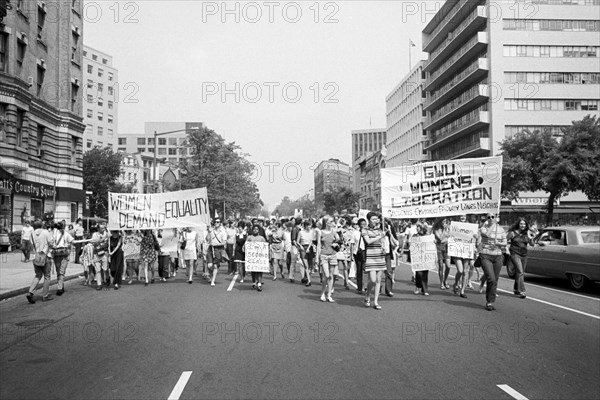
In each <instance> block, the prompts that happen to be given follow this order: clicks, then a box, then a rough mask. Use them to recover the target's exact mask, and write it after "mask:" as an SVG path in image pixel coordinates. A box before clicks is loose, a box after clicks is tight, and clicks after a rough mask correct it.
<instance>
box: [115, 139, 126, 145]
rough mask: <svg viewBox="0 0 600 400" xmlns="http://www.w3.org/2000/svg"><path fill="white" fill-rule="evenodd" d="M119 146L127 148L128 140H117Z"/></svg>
mask: <svg viewBox="0 0 600 400" xmlns="http://www.w3.org/2000/svg"><path fill="white" fill-rule="evenodd" d="M117 144H118V145H119V146H126V145H127V138H118V139H117Z"/></svg>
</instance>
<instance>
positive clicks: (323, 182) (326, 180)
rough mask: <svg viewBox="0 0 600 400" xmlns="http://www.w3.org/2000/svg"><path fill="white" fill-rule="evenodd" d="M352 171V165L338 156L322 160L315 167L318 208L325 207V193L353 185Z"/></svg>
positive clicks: (315, 192) (315, 193)
mask: <svg viewBox="0 0 600 400" xmlns="http://www.w3.org/2000/svg"><path fill="white" fill-rule="evenodd" d="M351 179H352V173H351V171H350V166H349V165H348V164H346V163H345V162H343V161H340V160H338V159H336V158H330V159H329V160H325V161H321V162H320V163H319V165H317V168H316V169H315V175H314V182H315V191H314V196H315V204H316V206H317V208H319V207H323V195H324V194H325V193H327V192H331V191H333V190H336V189H338V188H342V187H343V188H348V189H350V188H351V187H352V185H351V183H352V181H351Z"/></svg>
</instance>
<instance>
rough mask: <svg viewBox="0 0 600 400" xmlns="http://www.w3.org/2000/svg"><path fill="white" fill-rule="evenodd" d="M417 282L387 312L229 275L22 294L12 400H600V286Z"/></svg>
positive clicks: (10, 345)
mask: <svg viewBox="0 0 600 400" xmlns="http://www.w3.org/2000/svg"><path fill="white" fill-rule="evenodd" d="M409 278H410V275H409V272H408V271H407V270H402V271H399V272H398V273H397V280H399V282H398V283H397V284H396V286H395V289H394V292H395V296H394V297H393V298H388V297H382V298H381V299H380V304H381V306H382V307H383V310H381V311H377V310H374V309H373V308H365V307H364V305H363V302H362V297H361V296H359V295H357V294H356V293H355V292H354V291H345V290H343V288H342V287H341V286H340V285H339V284H338V286H337V289H336V292H335V293H334V298H335V300H336V303H322V302H321V301H320V300H319V293H320V286H319V285H318V284H314V283H313V286H312V287H310V288H306V287H305V286H304V285H301V284H299V283H296V284H291V283H289V282H288V281H281V280H280V281H277V282H273V281H271V277H270V276H267V277H266V280H265V282H266V283H265V286H264V290H263V292H257V291H254V290H252V289H251V284H249V283H244V284H240V283H236V284H235V285H234V287H233V289H232V290H231V291H227V289H228V287H229V283H230V281H231V278H230V277H226V276H225V275H224V274H221V275H220V276H219V278H218V281H217V286H216V287H210V286H209V285H208V284H207V283H206V281H204V280H202V279H201V278H196V281H195V282H194V284H192V285H188V284H187V283H186V282H185V281H184V278H183V277H180V276H178V277H177V278H175V279H174V280H172V281H169V282H167V283H155V284H153V285H149V286H148V287H144V285H143V284H137V283H136V284H134V285H132V286H125V287H124V288H123V289H122V290H119V291H114V290H110V291H101V292H98V291H95V290H92V289H90V288H88V287H84V286H81V281H79V280H75V281H72V282H69V283H67V286H66V288H67V292H66V293H65V295H64V296H62V297H59V298H55V300H53V301H50V302H45V303H42V302H41V301H38V302H37V303H36V304H34V305H29V304H28V303H27V302H26V300H25V298H24V296H20V297H18V298H15V299H11V300H8V301H5V302H3V303H2V304H0V317H1V318H0V319H1V335H0V382H2V384H1V385H0V398H1V399H38V398H39V399H42V398H43V399H53V398H56V399H167V398H169V396H173V397H172V398H177V396H178V395H179V394H180V397H179V398H181V399H197V398H207V399H214V398H223V399H228V398H269V399H270V398H272V399H279V398H286V399H301V398H302V399H304V398H319V399H329V398H331V399H334V398H335V399H371V398H377V399H404V398H406V399H425V398H426V399H436V398H440V399H463V398H465V399H467V398H468V399H481V398H486V399H512V398H519V395H520V396H522V397H521V398H527V399H559V398H571V399H598V398H600V386H599V384H598V382H600V329H599V328H600V300H599V298H600V296H598V293H597V291H596V288H594V289H593V290H592V291H591V292H588V293H585V294H580V293H575V292H572V291H570V290H565V289H564V288H562V287H560V286H558V287H557V286H555V285H552V282H546V281H542V282H539V281H537V282H535V286H534V284H533V283H532V284H530V285H528V286H527V293H528V296H529V297H528V298H527V299H519V298H516V297H514V296H512V281H509V280H508V279H506V278H504V279H502V280H501V284H500V288H501V290H504V291H501V292H500V296H499V298H498V299H497V301H496V308H497V310H496V311H492V312H489V311H486V310H485V309H484V308H483V306H484V304H485V298H484V295H481V294H479V293H478V292H476V291H467V295H468V298H467V299H462V298H460V297H458V296H456V295H454V294H453V293H452V292H451V291H449V290H445V291H442V290H440V289H439V284H438V279H437V277H436V276H435V275H434V274H431V273H430V293H431V296H428V297H425V296H420V295H419V296H417V295H414V294H413V286H412V285H411V284H410V283H408V280H409ZM317 282H318V278H317ZM527 282H528V283H529V282H530V281H529V280H528V281H527ZM186 378H187V380H186ZM499 385H506V386H502V387H503V388H504V389H505V390H503V389H502V388H501V387H500V386H499ZM177 389H181V391H180V392H178V390H177ZM511 390H512V391H511ZM509 392H510V393H512V395H511V394H509Z"/></svg>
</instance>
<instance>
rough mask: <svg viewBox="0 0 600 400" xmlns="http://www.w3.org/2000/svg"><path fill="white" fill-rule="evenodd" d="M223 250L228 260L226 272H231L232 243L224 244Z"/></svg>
mask: <svg viewBox="0 0 600 400" xmlns="http://www.w3.org/2000/svg"><path fill="white" fill-rule="evenodd" d="M225 252H226V253H227V257H229V261H227V273H229V274H231V273H232V272H233V269H234V268H233V243H227V246H225Z"/></svg>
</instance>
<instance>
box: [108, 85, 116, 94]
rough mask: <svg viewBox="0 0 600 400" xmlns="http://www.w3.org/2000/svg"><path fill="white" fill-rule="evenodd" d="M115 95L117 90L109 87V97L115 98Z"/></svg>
mask: <svg viewBox="0 0 600 400" xmlns="http://www.w3.org/2000/svg"><path fill="white" fill-rule="evenodd" d="M114 94H115V90H114V89H113V87H112V86H109V87H108V95H109V96H113V95H114Z"/></svg>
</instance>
